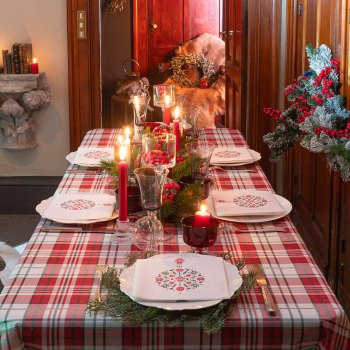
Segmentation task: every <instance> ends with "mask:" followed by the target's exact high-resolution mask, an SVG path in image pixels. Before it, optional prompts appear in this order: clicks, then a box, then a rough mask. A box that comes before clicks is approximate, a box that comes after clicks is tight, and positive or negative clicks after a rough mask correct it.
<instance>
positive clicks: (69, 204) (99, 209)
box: [43, 193, 115, 220]
mask: <svg viewBox="0 0 350 350" xmlns="http://www.w3.org/2000/svg"><path fill="white" fill-rule="evenodd" d="M114 206H115V196H110V195H108V194H84V193H74V194H60V193H58V194H56V195H55V196H54V197H53V200H52V202H51V203H50V205H49V206H48V208H47V209H46V210H45V211H44V213H43V217H44V218H47V219H52V220H58V219H68V220H94V219H107V220H108V219H109V218H110V217H111V216H112V213H113V210H114Z"/></svg>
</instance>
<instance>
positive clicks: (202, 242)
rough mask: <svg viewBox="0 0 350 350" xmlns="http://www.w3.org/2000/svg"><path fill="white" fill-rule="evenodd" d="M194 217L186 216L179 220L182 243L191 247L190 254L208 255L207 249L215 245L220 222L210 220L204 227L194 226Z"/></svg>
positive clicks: (213, 219)
mask: <svg viewBox="0 0 350 350" xmlns="http://www.w3.org/2000/svg"><path fill="white" fill-rule="evenodd" d="M194 220H195V216H194V215H192V216H187V217H185V218H183V219H182V220H181V226H182V238H183V241H184V242H185V243H186V244H187V245H189V246H190V247H191V252H192V253H199V252H200V253H206V254H208V253H209V249H208V248H209V247H211V246H212V245H214V244H215V242H216V238H217V235H218V227H219V224H220V221H219V220H218V219H215V218H213V217H211V218H210V221H209V225H208V226H206V227H195V226H194Z"/></svg>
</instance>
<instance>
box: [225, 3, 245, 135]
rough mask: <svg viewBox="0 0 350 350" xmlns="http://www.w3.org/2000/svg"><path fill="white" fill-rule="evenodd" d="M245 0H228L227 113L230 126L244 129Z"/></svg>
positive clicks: (227, 124) (228, 125)
mask: <svg viewBox="0 0 350 350" xmlns="http://www.w3.org/2000/svg"><path fill="white" fill-rule="evenodd" d="M244 6H245V1H244V0H226V6H225V14H226V21H225V24H226V25H225V31H226V40H225V43H226V61H225V66H226V115H225V119H226V121H225V124H226V126H227V127H228V128H234V129H238V130H242V53H243V35H242V32H243V8H244Z"/></svg>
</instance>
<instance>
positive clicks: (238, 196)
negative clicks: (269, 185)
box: [212, 190, 284, 216]
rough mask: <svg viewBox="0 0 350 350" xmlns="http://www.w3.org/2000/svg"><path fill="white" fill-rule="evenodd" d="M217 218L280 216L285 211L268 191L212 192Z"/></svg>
mask: <svg viewBox="0 0 350 350" xmlns="http://www.w3.org/2000/svg"><path fill="white" fill-rule="evenodd" d="M212 196H213V202H214V206H215V211H216V215H217V216H243V215H279V214H283V213H284V210H283V208H282V207H281V205H280V204H279V203H278V201H277V199H276V197H275V195H274V194H273V193H271V192H267V191H256V190H233V191H218V190H215V191H213V192H212Z"/></svg>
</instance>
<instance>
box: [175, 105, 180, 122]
mask: <svg viewBox="0 0 350 350" xmlns="http://www.w3.org/2000/svg"><path fill="white" fill-rule="evenodd" d="M179 114H180V108H179V106H177V107H176V108H175V119H177V118H178V117H179Z"/></svg>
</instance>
